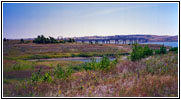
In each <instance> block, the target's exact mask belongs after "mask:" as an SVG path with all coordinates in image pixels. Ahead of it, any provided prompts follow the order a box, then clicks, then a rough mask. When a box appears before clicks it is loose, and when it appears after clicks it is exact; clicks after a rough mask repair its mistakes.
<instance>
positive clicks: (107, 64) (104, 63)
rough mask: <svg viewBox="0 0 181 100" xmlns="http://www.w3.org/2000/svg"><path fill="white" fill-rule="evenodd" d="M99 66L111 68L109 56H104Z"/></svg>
mask: <svg viewBox="0 0 181 100" xmlns="http://www.w3.org/2000/svg"><path fill="white" fill-rule="evenodd" d="M99 68H100V69H102V70H104V69H106V70H107V69H109V68H110V60H109V58H108V57H106V56H104V57H103V58H102V59H101V61H100V64H99Z"/></svg>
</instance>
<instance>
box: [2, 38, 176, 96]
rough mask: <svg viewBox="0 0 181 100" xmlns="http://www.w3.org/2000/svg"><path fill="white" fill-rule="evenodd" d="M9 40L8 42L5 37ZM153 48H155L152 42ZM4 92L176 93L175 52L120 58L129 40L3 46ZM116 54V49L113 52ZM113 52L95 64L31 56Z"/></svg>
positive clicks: (160, 94) (25, 94) (126, 94)
mask: <svg viewBox="0 0 181 100" xmlns="http://www.w3.org/2000/svg"><path fill="white" fill-rule="evenodd" d="M9 42H12V41H9ZM154 48H156V47H154ZM3 50H4V51H3V96H5V97H36V96H37V97H41V96H42V97H52V96H55V97H177V96H178V53H176V52H169V53H167V54H157V55H152V56H148V57H145V58H142V59H140V60H138V61H130V60H129V57H128V59H123V56H121V55H120V54H121V53H130V51H131V46H129V45H87V44H32V43H30V44H17V43H15V42H13V43H5V44H4V45H3ZM119 53H120V54H119ZM105 54H107V55H108V56H116V58H117V59H116V60H114V61H109V60H108V59H106V58H105V59H102V61H101V62H99V63H97V62H95V61H94V60H92V62H90V63H83V62H80V61H36V62H31V61H27V59H39V58H54V57H55V58H56V57H81V56H82V57H87V56H88V57H89V56H103V55H105Z"/></svg>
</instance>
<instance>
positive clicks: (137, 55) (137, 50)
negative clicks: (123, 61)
mask: <svg viewBox="0 0 181 100" xmlns="http://www.w3.org/2000/svg"><path fill="white" fill-rule="evenodd" d="M150 55H153V50H151V49H150V48H149V47H148V46H145V47H144V48H142V47H141V46H138V44H137V43H136V44H134V45H133V50H132V52H131V56H130V58H131V60H132V61H135V60H140V59H141V58H145V57H147V56H150Z"/></svg>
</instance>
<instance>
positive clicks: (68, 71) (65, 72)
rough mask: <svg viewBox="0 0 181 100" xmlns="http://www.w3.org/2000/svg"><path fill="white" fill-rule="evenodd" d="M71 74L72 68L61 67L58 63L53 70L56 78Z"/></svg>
mask: <svg viewBox="0 0 181 100" xmlns="http://www.w3.org/2000/svg"><path fill="white" fill-rule="evenodd" d="M71 74H72V69H70V68H66V69H63V68H62V67H61V66H60V65H59V64H58V65H57V67H56V69H55V71H54V75H55V76H56V77H57V78H67V77H68V76H70V75H71Z"/></svg>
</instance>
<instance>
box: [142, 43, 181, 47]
mask: <svg viewBox="0 0 181 100" xmlns="http://www.w3.org/2000/svg"><path fill="white" fill-rule="evenodd" d="M141 44H160V45H164V46H171V47H178V42H146V43H141Z"/></svg>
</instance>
